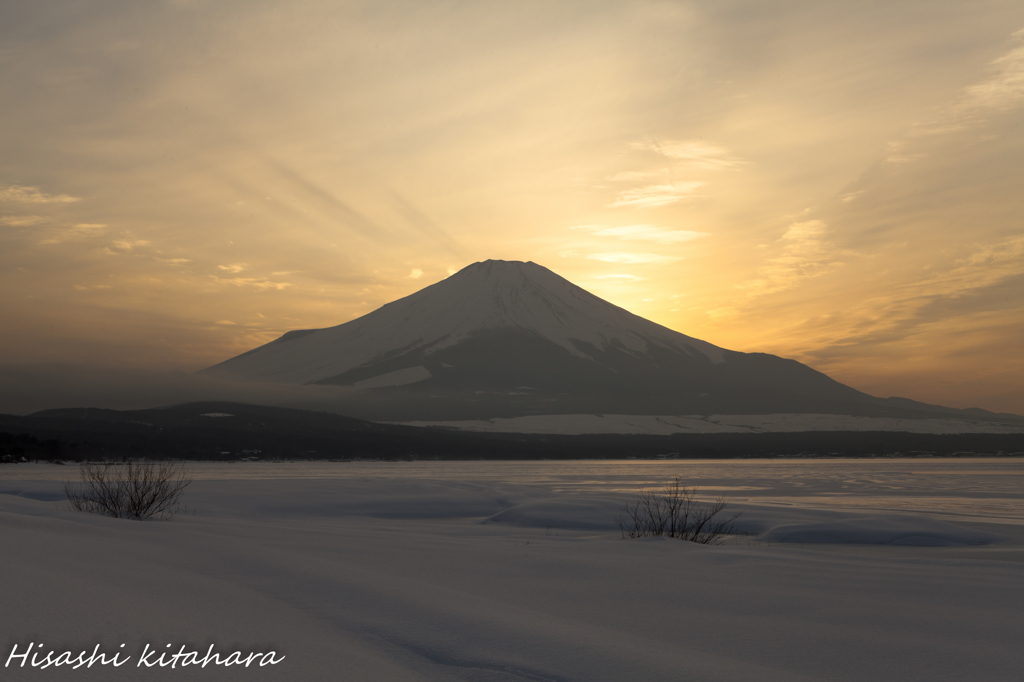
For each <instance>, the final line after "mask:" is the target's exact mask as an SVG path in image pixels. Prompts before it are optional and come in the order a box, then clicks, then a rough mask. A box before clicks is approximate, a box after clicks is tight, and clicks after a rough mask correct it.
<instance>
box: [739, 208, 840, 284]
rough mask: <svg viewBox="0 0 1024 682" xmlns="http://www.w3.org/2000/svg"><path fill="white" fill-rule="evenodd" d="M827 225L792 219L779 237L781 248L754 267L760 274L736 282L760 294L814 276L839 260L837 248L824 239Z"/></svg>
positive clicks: (838, 262)
mask: <svg viewBox="0 0 1024 682" xmlns="http://www.w3.org/2000/svg"><path fill="white" fill-rule="evenodd" d="M826 228H827V225H825V223H824V222H822V221H821V220H807V221H804V222H799V223H793V224H792V225H790V226H789V228H788V229H787V230H786V233H785V234H784V235H782V238H781V239H779V243H780V244H781V246H782V252H781V253H780V254H779V255H778V256H775V257H773V258H770V259H769V260H768V262H767V263H765V265H763V266H762V267H760V268H758V271H757V272H758V275H760V277H759V278H758V279H755V280H753V281H751V282H747V283H746V284H741V285H739V286H740V288H741V289H743V290H745V291H746V292H747V293H748V295H749V296H751V297H754V296H762V295H764V294H771V293H774V292H776V291H782V290H784V289H789V288H791V287H794V286H796V285H797V283H799V282H800V281H802V280H805V279H808V278H810V277H817V276H818V275H822V274H824V273H826V272H828V271H829V270H832V269H833V268H836V267H838V266H839V265H840V264H841V262H840V261H839V259H838V254H837V251H836V250H835V249H833V248H831V247H830V246H829V245H828V244H827V242H826V241H825V239H824V235H825V230H826Z"/></svg>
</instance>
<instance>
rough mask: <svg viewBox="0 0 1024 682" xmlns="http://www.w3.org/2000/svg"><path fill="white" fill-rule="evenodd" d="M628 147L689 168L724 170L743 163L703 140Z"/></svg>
mask: <svg viewBox="0 0 1024 682" xmlns="http://www.w3.org/2000/svg"><path fill="white" fill-rule="evenodd" d="M630 147H631V148H632V149H642V150H650V151H653V152H656V153H658V154H661V155H662V156H664V157H667V158H669V159H672V160H674V161H678V162H681V164H682V165H684V166H686V167H689V168H701V169H705V170H724V169H726V168H733V167H735V166H738V165H741V164H743V163H745V162H744V161H743V160H741V159H738V158H736V157H735V156H732V155H731V154H730V153H729V152H728V150H726V149H725V148H724V147H719V146H718V145H716V144H712V143H710V142H707V141H705V140H664V141H651V142H634V143H633V144H631V145H630Z"/></svg>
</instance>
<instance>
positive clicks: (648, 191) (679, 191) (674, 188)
mask: <svg viewBox="0 0 1024 682" xmlns="http://www.w3.org/2000/svg"><path fill="white" fill-rule="evenodd" d="M706 184H707V183H705V182H700V181H698V180H688V181H686V182H673V183H669V184H663V185H648V186H646V187H634V188H632V189H627V190H623V191H622V192H619V194H618V196H616V198H615V201H613V202H612V203H610V204H608V206H609V207H610V208H619V207H622V206H630V207H633V208H654V207H657V206H668V205H669V204H674V203H676V202H679V201H682V200H683V199H689V198H690V197H692V196H693V195H694V193H695V192H696V191H697V190H698V189H700V188H701V187H703V186H704V185H706Z"/></svg>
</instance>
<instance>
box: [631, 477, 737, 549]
mask: <svg viewBox="0 0 1024 682" xmlns="http://www.w3.org/2000/svg"><path fill="white" fill-rule="evenodd" d="M696 492H697V487H696V486H688V485H683V482H682V480H681V479H680V477H679V476H676V477H675V478H674V479H673V480H672V481H671V482H670V483H668V484H667V485H666V486H665V489H664V490H663V491H662V492H661V493H656V492H654V491H651V490H648V489H647V488H640V493H639V494H638V495H637V498H636V501H635V502H634V503H633V504H627V505H626V506H625V507H623V508H622V514H621V515H620V516H619V529H620V530H621V531H622V537H628V538H644V537H651V536H655V535H664V536H667V537H670V538H679V539H680V540H689V541H690V542H697V543H700V544H702V545H717V544H721V543H722V542H723V541H724V540H725V536H727V535H730V534H731V533H732V531H733V526H732V522H733V521H735V520H736V519H738V518H739V517H740V514H742V513H743V512H737V513H736V514H733V515H732V516H731V517H728V518H725V517H722V518H716V517H718V515H719V514H721V513H722V512H723V511H724V510H725V507H726V503H725V500H724V499H723V498H721V497H720V498H718V499H717V500H715V501H714V502H710V503H703V502H698V501H696V500H695V499H694V495H695V494H696Z"/></svg>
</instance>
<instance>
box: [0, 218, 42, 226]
mask: <svg viewBox="0 0 1024 682" xmlns="http://www.w3.org/2000/svg"><path fill="white" fill-rule="evenodd" d="M43 222H46V218H44V217H42V216H38V215H9V216H3V217H0V225H7V226H9V227H29V226H30V225H38V224H39V223H43Z"/></svg>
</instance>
